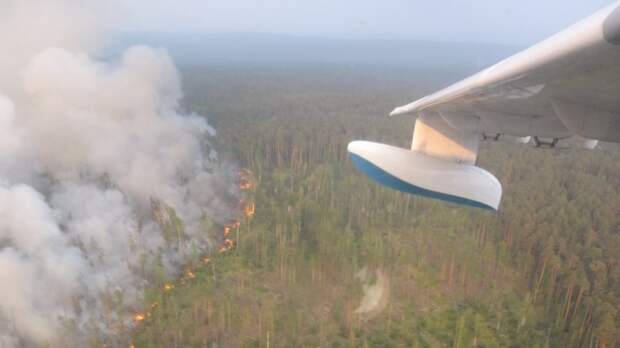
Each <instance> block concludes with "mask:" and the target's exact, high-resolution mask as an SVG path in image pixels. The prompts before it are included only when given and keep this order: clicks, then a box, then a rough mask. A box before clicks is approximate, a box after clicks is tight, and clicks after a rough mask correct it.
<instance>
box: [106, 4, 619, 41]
mask: <svg viewBox="0 0 620 348" xmlns="http://www.w3.org/2000/svg"><path fill="white" fill-rule="evenodd" d="M114 1H117V2H118V3H119V4H120V6H121V10H120V11H119V12H118V14H119V16H117V17H116V19H115V22H116V23H114V24H115V26H117V27H119V28H121V29H124V30H146V31H173V32H270V33H289V34H301V35H320V36H346V37H388V38H414V39H430V40H444V41H484V42H497V43H518V44H527V43H532V42H534V41H537V40H540V39H542V38H544V37H546V36H548V35H550V34H553V33H554V32H556V31H558V30H560V29H562V28H564V27H566V26H567V25H570V24H572V23H573V22H575V21H577V20H579V19H581V18H583V17H585V16H587V15H588V14H590V13H593V12H594V11H596V10H597V9H599V8H602V7H603V6H605V5H607V4H609V3H611V2H613V1H611V0H568V1H566V0H383V1H380V0H311V1H301V0H297V1H295V0H176V1H173V0H114Z"/></svg>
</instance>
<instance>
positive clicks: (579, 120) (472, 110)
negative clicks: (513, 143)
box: [349, 1, 620, 209]
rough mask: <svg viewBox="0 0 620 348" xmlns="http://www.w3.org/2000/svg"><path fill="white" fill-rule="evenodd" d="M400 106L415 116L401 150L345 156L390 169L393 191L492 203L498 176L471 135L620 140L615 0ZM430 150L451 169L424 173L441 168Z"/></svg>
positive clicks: (361, 146) (360, 146)
mask: <svg viewBox="0 0 620 348" xmlns="http://www.w3.org/2000/svg"><path fill="white" fill-rule="evenodd" d="M405 114H408V115H413V116H415V117H417V121H416V126H415V129H414V136H413V141H412V147H411V150H408V153H409V158H408V159H403V158H400V160H399V161H398V163H399V164H398V165H392V166H386V165H385V163H382V162H383V161H385V160H386V158H390V157H398V156H397V155H395V154H393V153H392V151H393V149H389V148H383V149H381V150H378V149H377V145H380V144H374V143H372V145H371V144H369V143H367V142H364V143H362V142H354V143H352V144H350V146H349V152H350V153H351V156H352V158H353V160H354V161H353V162H354V163H356V164H357V165H358V167H360V169H362V170H363V171H364V172H365V173H367V174H368V173H369V172H368V168H369V167H368V166H369V165H372V167H373V170H372V171H371V172H373V173H374V176H373V175H371V177H373V178H375V179H377V170H379V171H380V172H381V175H383V176H385V175H389V176H391V177H393V178H396V179H398V180H399V181H400V184H399V185H397V186H398V187H394V185H392V186H391V187H394V188H397V189H399V190H401V191H405V192H410V193H416V194H421V195H424V196H429V197H433V198H441V199H445V200H449V201H453V202H457V203H466V204H470V205H474V206H483V207H487V208H490V209H497V208H498V206H499V203H500V200H501V191H502V190H501V185H500V184H499V182H498V181H497V179H495V177H494V176H493V175H492V174H490V173H488V172H486V171H484V170H483V169H481V168H478V167H475V163H476V159H477V154H478V142H479V139H480V138H482V139H489V138H491V139H498V138H499V137H500V136H501V135H504V134H508V135H513V136H517V137H522V138H523V139H524V140H529V137H533V138H534V143H535V145H536V146H545V145H547V146H549V147H554V146H555V144H556V143H557V142H558V141H559V140H560V139H564V138H568V137H571V136H573V135H578V136H580V137H582V138H585V139H587V140H589V141H588V144H589V146H592V145H594V144H595V142H594V141H596V140H602V141H610V142H620V1H618V2H615V3H613V4H612V5H610V6H608V7H606V8H604V9H602V10H600V11H599V12H597V13H595V14H593V15H592V16H590V17H588V18H586V19H584V20H583V21H581V22H579V23H577V24H575V25H573V26H571V27H569V28H568V29H566V30H564V31H562V32H560V33H558V34H556V35H554V36H552V37H551V38H549V39H547V40H545V41H543V42H541V43H539V44H537V45H535V46H533V47H531V48H529V49H526V50H524V51H522V52H520V53H518V54H516V55H514V56H512V57H510V58H508V59H505V60H503V61H501V62H499V63H498V64H496V65H494V66H491V67H490V68H488V69H485V70H483V71H481V72H480V73H478V74H475V75H473V76H471V77H469V78H467V79H465V80H463V81H461V82H458V83H456V84H454V85H452V86H449V87H447V88H445V89H443V90H441V91H439V92H437V93H434V94H431V95H429V96H426V97H424V98H422V99H420V100H417V101H414V102H412V103H410V104H407V105H404V106H401V107H398V108H396V109H395V110H394V111H392V113H391V114H390V115H392V116H395V115H405ZM371 148H372V149H371ZM399 156H401V157H402V154H400V153H399ZM411 156H413V157H415V158H412V157H411ZM420 156H422V157H420ZM421 158H422V159H421ZM436 160H440V161H443V162H447V163H451V167H450V169H449V172H450V173H451V174H450V176H449V177H450V179H447V178H446V177H443V178H442V176H441V175H439V176H435V178H437V180H429V179H428V177H427V176H428V175H431V176H433V175H436V174H437V173H443V174H444V175H445V174H446V173H447V172H446V170H447V169H446V168H445V167H441V168H439V167H438V166H437V165H436V162H435V161H436ZM360 161H363V162H360ZM377 165H378V166H377ZM455 165H456V167H455ZM414 167H415V168H414ZM472 167H473V168H476V169H477V170H478V171H477V174H475V173H474V172H472V170H471V169H472ZM363 168H365V169H366V170H364V169H363ZM420 169H424V170H423V172H425V173H426V174H423V173H421V172H420ZM412 171H416V173H417V174H416V175H413V176H412V175H411V173H412ZM466 173H467V174H466ZM472 173H473V174H472ZM472 175H473V176H472ZM459 178H460V179H459ZM491 178H492V179H491ZM493 179H494V180H493ZM379 181H381V180H379ZM382 183H384V184H386V182H385V180H384V181H382ZM388 186H390V185H388ZM410 186H412V187H414V188H415V190H414V189H412V187H410ZM405 187H407V189H404V188H405ZM413 191H416V192H413Z"/></svg>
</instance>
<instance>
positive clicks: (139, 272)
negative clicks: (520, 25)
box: [0, 0, 234, 347]
mask: <svg viewBox="0 0 620 348" xmlns="http://www.w3.org/2000/svg"><path fill="white" fill-rule="evenodd" d="M95 14H99V13H97V11H96V10H95V9H93V8H89V7H88V6H85V5H84V2H80V1H74V0H44V1H43V0H41V1H37V0H0V48H1V50H2V54H1V55H0V286H1V288H2V291H1V296H0V346H2V347H13V346H40V345H52V346H61V345H63V346H68V345H71V346H80V345H83V344H84V342H85V340H86V339H88V337H91V336H92V335H95V336H99V337H102V336H103V337H105V336H106V335H110V334H112V333H114V332H116V331H115V330H118V325H120V326H126V325H129V323H130V321H131V319H130V318H131V313H132V311H133V310H136V306H139V303H140V300H141V299H142V293H143V290H144V288H145V287H147V286H149V285H150V286H153V285H154V284H155V283H156V282H157V281H161V279H158V278H157V277H158V276H159V277H161V274H160V275H158V274H157V272H154V271H153V269H160V270H163V271H164V277H173V276H174V275H175V273H176V272H178V270H179V267H180V266H181V265H183V263H184V262H186V261H187V259H188V258H189V257H190V256H191V255H195V254H196V252H201V251H205V250H207V249H208V247H209V240H208V236H207V234H206V232H205V225H207V224H208V223H207V221H208V220H209V219H216V220H217V219H225V218H226V216H225V214H226V211H227V209H226V201H225V200H224V199H223V198H222V197H226V196H229V195H233V194H234V192H233V188H232V187H233V185H229V183H228V179H227V178H228V176H227V173H228V172H227V171H226V170H224V169H222V166H223V165H221V164H219V163H218V162H217V160H216V157H215V152H214V151H213V150H212V149H211V147H210V144H209V142H208V139H209V137H211V136H213V135H214V130H213V129H212V128H211V127H210V126H209V125H208V124H207V123H206V120H205V118H203V117H200V116H198V115H191V114H190V115H185V114H182V113H181V112H180V111H179V109H180V108H179V101H180V99H181V97H182V94H181V89H180V81H179V77H178V74H177V71H176V69H175V67H174V65H173V63H172V62H171V60H170V58H169V57H168V55H167V54H166V52H164V51H162V50H158V49H151V48H147V47H134V48H130V49H128V50H127V51H126V52H124V53H123V54H122V57H120V58H119V59H117V60H116V61H114V62H111V63H110V62H104V61H100V60H97V59H95V58H93V57H95V56H96V54H97V52H98V51H97V50H98V49H99V47H100V37H101V36H100V33H101V31H102V28H101V26H100V24H99V23H97V20H96V17H95ZM171 230H172V231H171ZM160 273H161V272H160Z"/></svg>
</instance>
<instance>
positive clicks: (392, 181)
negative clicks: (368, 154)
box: [349, 152, 496, 211]
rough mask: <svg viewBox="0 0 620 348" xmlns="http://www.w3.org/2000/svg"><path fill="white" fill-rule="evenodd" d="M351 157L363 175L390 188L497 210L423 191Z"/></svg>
mask: <svg viewBox="0 0 620 348" xmlns="http://www.w3.org/2000/svg"><path fill="white" fill-rule="evenodd" d="M349 156H350V157H351V160H352V161H353V164H355V166H356V167H357V168H358V169H359V170H360V171H361V172H362V173H364V174H366V175H367V176H369V177H370V178H371V179H373V180H375V181H377V182H378V183H380V184H382V185H384V186H387V187H389V188H392V189H395V190H398V191H402V192H406V193H410V194H413V195H419V196H424V197H429V198H434V199H439V200H442V201H446V202H451V203H456V204H463V205H468V206H472V207H476V208H482V209H487V210H493V211H495V210H496V209H495V208H493V207H491V206H488V205H486V204H483V203H480V202H477V201H473V200H471V199H467V198H463V197H459V196H453V195H448V194H445V193H441V192H436V191H430V190H427V189H423V188H421V187H418V186H415V185H413V184H410V183H408V182H406V181H403V180H401V179H399V178H397V177H395V176H393V175H392V174H390V173H388V172H386V171H385V170H383V169H381V168H380V167H377V166H376V165H374V164H372V163H371V162H370V161H368V160H366V159H364V158H362V157H361V156H359V155H356V154H354V153H351V152H349Z"/></svg>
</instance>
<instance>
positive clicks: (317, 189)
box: [127, 63, 620, 348]
mask: <svg viewBox="0 0 620 348" xmlns="http://www.w3.org/2000/svg"><path fill="white" fill-rule="evenodd" d="M181 71H182V75H183V86H184V91H185V99H184V105H183V108H186V109H188V110H190V111H194V112H196V113H198V114H201V115H205V116H206V117H207V118H208V120H209V122H210V124H211V125H213V126H214V128H215V129H216V130H217V136H216V137H215V141H216V145H217V149H218V153H219V156H220V159H222V160H227V161H232V162H234V163H237V164H238V166H239V168H243V170H241V172H240V178H239V179H238V180H239V183H240V186H241V196H242V202H241V203H242V204H241V206H240V212H239V220H238V221H237V222H238V223H236V222H233V223H232V224H231V225H225V226H222V225H219V224H216V223H212V222H205V233H208V234H209V235H210V236H212V240H213V241H214V242H213V247H212V252H211V254H209V255H196V257H195V260H194V261H193V263H192V264H189V265H188V270H187V271H186V272H185V273H184V274H183V275H182V276H180V278H179V279H177V280H165V279H162V280H160V281H159V282H158V283H154V284H152V288H149V289H147V291H146V293H145V303H144V308H147V309H148V313H147V314H138V316H137V317H136V318H135V319H136V324H135V327H134V328H133V329H132V331H131V332H130V334H129V337H128V338H127V340H128V341H129V342H128V343H129V345H130V346H133V347H266V348H268V347H597V348H604V347H617V346H619V345H620V314H619V313H620V146H619V145H617V144H608V143H603V144H600V145H599V147H597V148H596V149H595V150H591V151H589V150H583V149H580V148H579V147H577V146H575V145H574V144H573V143H572V142H571V141H570V140H569V141H565V142H563V143H562V144H561V145H562V146H561V147H562V148H561V149H556V150H550V149H535V148H534V147H533V146H531V145H522V144H516V143H515V142H513V141H511V140H510V139H508V138H503V139H501V140H500V141H497V142H484V143H482V144H481V150H480V153H479V162H480V166H481V167H483V168H486V169H487V170H489V171H490V172H492V173H494V174H495V175H496V176H497V177H498V179H499V180H500V182H501V183H502V185H503V188H504V195H503V201H502V203H501V206H500V210H499V211H498V212H497V213H492V212H488V211H483V210H479V209H476V208H470V207H463V206H458V205H454V204H450V203H445V202H439V201H434V200H430V199H427V198H421V197H415V196H411V195H407V194H403V193H399V192H395V191H392V190H389V189H386V188H383V187H380V186H378V185H376V184H375V183H374V182H371V181H370V180H369V179H367V178H366V177H364V176H363V175H361V174H360V173H358V172H357V171H356V170H355V169H354V167H353V166H352V164H351V162H350V161H349V159H348V156H347V152H346V145H347V143H348V142H350V141H352V140H358V139H365V140H373V141H381V142H385V143H388V144H393V145H397V146H401V147H407V146H408V145H409V143H410V141H411V134H412V129H413V124H414V120H413V119H412V118H408V117H402V118H389V119H388V118H387V117H386V115H387V114H388V112H389V111H390V110H391V109H392V108H393V107H394V106H397V105H402V104H404V103H407V102H409V101H411V100H413V99H415V98H416V97H420V96H423V95H425V94H426V93H428V92H432V91H433V90H435V89H437V88H439V87H442V86H444V85H446V84H447V83H449V82H451V81H455V80H458V79H459V78H461V77H463V76H465V75H467V74H468V73H470V72H471V70H470V69H468V68H457V67H453V68H449V69H439V68H434V67H432V66H417V67H410V66H391V67H386V66H373V65H363V64H361V65H347V64H275V63H274V64H261V65H258V64H257V65H248V64H244V65H235V64H219V65H206V66H185V67H183V68H182V69H181ZM154 204H155V205H156V203H154ZM159 209H161V207H160V208H159ZM171 228H173V229H174V226H173V227H171ZM170 233H172V235H174V231H172V232H170ZM154 304H156V305H154Z"/></svg>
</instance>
